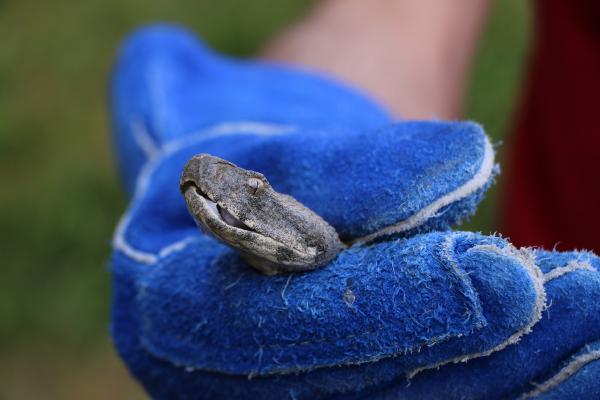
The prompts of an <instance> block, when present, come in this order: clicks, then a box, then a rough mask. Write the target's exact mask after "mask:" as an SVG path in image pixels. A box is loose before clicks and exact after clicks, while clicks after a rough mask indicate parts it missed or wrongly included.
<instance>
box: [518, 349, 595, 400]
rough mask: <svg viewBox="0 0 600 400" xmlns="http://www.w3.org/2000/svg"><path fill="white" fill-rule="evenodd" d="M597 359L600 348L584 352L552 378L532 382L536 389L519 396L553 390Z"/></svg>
mask: <svg viewBox="0 0 600 400" xmlns="http://www.w3.org/2000/svg"><path fill="white" fill-rule="evenodd" d="M595 360H600V350H594V351H591V352H589V353H587V354H582V355H580V356H578V357H575V358H574V359H573V360H572V361H571V362H570V363H568V364H567V365H566V366H564V367H563V368H562V369H561V370H560V371H559V372H558V373H557V374H556V375H554V376H553V377H552V378H550V379H548V380H547V381H545V382H544V383H534V382H532V383H531V384H532V385H534V386H535V387H536V388H535V389H534V390H531V391H529V392H527V393H524V394H522V395H521V396H520V397H519V399H528V398H531V397H536V396H539V395H540V394H543V393H546V392H548V391H550V390H552V389H553V388H555V387H556V386H558V385H560V384H561V383H563V382H564V381H566V380H567V379H569V378H570V377H571V376H573V375H574V374H576V373H577V372H578V371H579V370H580V369H582V368H583V367H585V366H586V365H587V364H589V363H591V362H593V361H595Z"/></svg>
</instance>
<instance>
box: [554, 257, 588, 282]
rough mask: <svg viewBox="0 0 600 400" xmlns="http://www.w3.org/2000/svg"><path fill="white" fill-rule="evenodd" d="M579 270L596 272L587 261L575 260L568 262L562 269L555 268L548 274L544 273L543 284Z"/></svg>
mask: <svg viewBox="0 0 600 400" xmlns="http://www.w3.org/2000/svg"><path fill="white" fill-rule="evenodd" d="M580 269H581V270H586V271H596V269H595V268H594V267H592V264H590V263H589V262H588V261H580V260H577V259H575V260H571V261H569V262H568V263H567V265H565V266H564V267H557V268H554V269H553V270H552V271H550V272H546V273H545V274H544V283H546V282H549V281H551V280H553V279H556V278H558V277H560V276H563V275H564V274H567V273H570V272H574V271H577V270H580Z"/></svg>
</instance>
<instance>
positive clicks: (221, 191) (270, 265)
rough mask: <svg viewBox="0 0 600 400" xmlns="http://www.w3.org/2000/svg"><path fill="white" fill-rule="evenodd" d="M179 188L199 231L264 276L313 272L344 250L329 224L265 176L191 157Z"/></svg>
mask: <svg viewBox="0 0 600 400" xmlns="http://www.w3.org/2000/svg"><path fill="white" fill-rule="evenodd" d="M180 189H181V192H182V194H183V196H184V197H185V201H186V204H187V207H188V210H189V212H190V213H191V214H192V216H193V217H194V219H195V220H196V222H197V223H198V225H199V226H200V228H201V229H202V230H203V231H205V232H207V233H209V234H211V235H213V236H214V237H216V238H217V239H219V240H220V241H222V242H224V243H225V244H228V245H229V246H231V247H233V248H234V249H236V250H237V251H238V252H239V253H240V254H241V256H242V257H243V258H244V259H245V260H246V261H247V262H248V263H249V264H250V265H252V266H253V267H254V268H256V269H258V270H260V271H261V272H263V273H266V274H269V275H272V274H276V273H282V272H293V271H307V270H312V269H315V268H317V267H319V266H322V265H324V264H326V263H328V262H329V261H330V260H332V259H333V258H334V257H335V256H336V255H337V253H338V252H339V251H340V250H341V249H342V248H344V245H343V244H342V242H341V241H340V239H339V237H338V235H337V232H336V231H335V229H334V228H333V227H332V226H331V225H329V224H328V223H327V222H325V221H324V220H323V219H322V218H321V217H319V216H318V215H317V214H315V213H314V212H313V211H311V210H310V209H309V208H307V207H305V206H304V205H302V204H301V203H300V202H298V201H297V200H296V199H294V198H293V197H291V196H288V195H285V194H282V193H278V192H276V191H275V190H274V189H273V188H272V187H271V185H270V184H269V182H268V180H267V179H266V178H265V176H264V175H262V174H261V173H259V172H254V171H249V170H245V169H243V168H240V167H238V166H236V165H235V164H233V163H231V162H229V161H226V160H223V159H221V158H218V157H214V156H211V155H209V154H199V155H197V156H194V157H193V158H192V159H190V160H189V161H188V162H187V163H186V165H185V167H184V169H183V173H182V175H181V180H180Z"/></svg>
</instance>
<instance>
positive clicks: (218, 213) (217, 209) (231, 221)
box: [181, 181, 258, 234]
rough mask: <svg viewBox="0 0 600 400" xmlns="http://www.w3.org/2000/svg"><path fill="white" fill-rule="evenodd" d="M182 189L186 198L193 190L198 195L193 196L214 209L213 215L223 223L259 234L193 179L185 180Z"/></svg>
mask: <svg viewBox="0 0 600 400" xmlns="http://www.w3.org/2000/svg"><path fill="white" fill-rule="evenodd" d="M181 190H182V192H183V193H184V195H185V197H186V200H187V199H188V197H190V196H189V195H188V191H193V192H194V193H195V194H196V195H197V196H193V198H195V199H196V200H198V201H202V202H204V206H205V207H204V208H207V209H209V210H210V211H212V215H213V216H214V217H219V218H220V219H221V221H222V222H223V223H225V224H226V225H229V226H230V227H232V228H237V229H241V230H244V231H250V232H255V233H256V234H258V232H256V231H255V230H254V229H252V228H250V227H249V226H248V225H246V224H244V223H243V222H242V221H240V220H239V219H238V218H237V217H236V216H235V215H233V214H232V213H230V212H229V211H228V210H227V209H226V208H225V207H222V206H221V205H219V204H218V203H217V202H216V201H214V200H213V199H212V198H211V197H210V196H209V195H208V194H207V193H205V192H203V191H202V189H200V188H199V187H198V186H197V185H196V183H195V182H191V181H188V182H185V183H184V184H183V185H182V188H181ZM188 206H189V205H188ZM194 215H196V214H194Z"/></svg>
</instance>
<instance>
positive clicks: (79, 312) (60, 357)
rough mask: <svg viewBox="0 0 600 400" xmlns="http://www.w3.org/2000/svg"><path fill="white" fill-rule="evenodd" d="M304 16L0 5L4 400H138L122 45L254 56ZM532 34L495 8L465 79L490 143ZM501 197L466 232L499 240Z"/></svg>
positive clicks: (258, 6) (225, 9)
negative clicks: (156, 41)
mask: <svg viewBox="0 0 600 400" xmlns="http://www.w3.org/2000/svg"><path fill="white" fill-rule="evenodd" d="M309 5H310V2H307V1H299V0H295V1H286V2H282V1H267V0H254V1H252V2H250V1H244V0H238V1H234V0H221V1H219V2H214V1H208V0H204V1H166V0H164V1H141V0H126V1H117V0H102V1H100V0H93V1H85V0H82V1H67V0H55V1H48V2H41V1H34V0H20V1H6V0H0V179H1V180H0V182H1V185H0V227H1V228H2V229H1V230H0V254H1V255H2V267H1V268H2V274H1V275H0V399H13V398H14V399H29V398H31V399H37V398H45V399H53V398H56V399H79V398H87V399H96V398H97V399H105V398H115V399H121V398H128V399H132V398H134V399H135V398H143V397H144V395H143V394H142V392H141V390H140V389H139V388H138V387H137V385H136V384H135V383H134V382H133V381H132V380H131V379H130V378H129V377H128V375H127V373H126V371H125V369H124V367H123V366H122V365H121V364H120V362H119V361H118V359H117V358H116V356H115V355H114V352H113V350H112V347H111V343H110V339H109V336H108V307H109V298H110V277H109V274H108V272H107V268H106V262H107V258H108V255H109V251H110V248H109V242H110V238H111V235H112V231H113V229H114V226H115V224H116V222H117V220H118V218H119V215H120V214H121V213H122V211H123V210H124V207H125V206H126V199H125V197H124V195H123V193H122V191H121V188H120V186H119V182H118V179H117V176H116V173H115V170H114V167H113V162H112V161H113V160H112V158H111V152H110V143H109V141H108V135H107V133H108V129H109V128H108V116H107V111H106V94H107V93H106V88H107V79H108V76H109V72H110V67H111V62H112V59H113V57H114V54H115V49H116V46H117V45H118V43H119V41H120V40H121V39H122V38H123V37H124V35H125V34H126V33H127V32H128V31H130V30H131V29H133V28H134V27H136V26H138V25H140V24H144V23H149V22H155V21H172V22H178V23H182V24H184V25H187V26H189V27H191V28H192V29H194V30H196V31H197V32H199V33H200V34H201V35H202V37H203V38H204V39H205V40H206V41H207V42H208V43H209V44H210V45H211V46H213V47H215V48H216V49H218V50H220V51H223V52H226V53H230V54H233V55H238V56H250V55H252V54H253V53H254V52H255V51H256V50H257V49H259V48H260V46H261V44H263V43H264V42H265V41H266V40H267V39H268V38H269V37H271V36H272V35H274V34H276V33H277V32H278V31H280V30H281V29H283V28H284V27H285V26H286V25H287V24H289V23H290V22H291V21H293V20H294V19H295V18H298V17H299V16H300V15H301V14H302V12H304V11H305V10H306V8H307V7H308V6H309ZM529 21H530V18H529V9H528V5H527V3H526V2H523V1H521V0H502V1H496V2H495V4H494V6H493V10H492V13H491V16H490V21H489V23H488V26H487V28H486V31H485V35H484V37H483V39H482V42H481V45H480V49H479V51H478V54H477V59H476V63H475V65H474V68H473V71H472V74H471V81H470V88H469V95H468V110H467V114H466V117H467V118H469V119H472V120H475V121H478V122H480V123H482V124H483V125H484V127H485V128H486V130H487V131H488V133H489V134H490V135H491V136H492V138H493V139H494V141H495V142H500V141H501V140H502V139H503V138H504V136H505V133H506V131H507V129H508V128H509V127H510V117H511V115H512V113H513V110H514V107H515V104H517V99H518V88H519V87H520V80H521V75H522V70H523V64H524V60H525V54H526V51H527V48H528V46H527V44H528V38H529V25H530V22H529ZM500 156H501V157H502V147H500ZM501 183H502V182H501V180H500V182H499V185H496V186H495V188H494V189H493V190H492V192H491V193H490V195H488V197H487V199H486V200H485V201H484V203H483V204H482V206H481V209H480V211H479V212H478V214H477V216H476V217H474V218H473V219H472V220H471V221H470V222H469V223H468V224H467V225H466V226H465V229H474V230H481V231H483V232H493V231H495V230H496V225H495V223H496V222H497V220H496V219H495V210H496V203H497V200H496V199H497V193H498V190H497V188H498V187H499V186H500V187H501Z"/></svg>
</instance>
